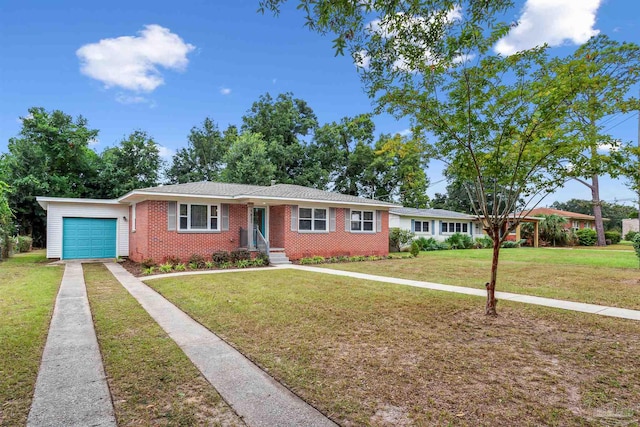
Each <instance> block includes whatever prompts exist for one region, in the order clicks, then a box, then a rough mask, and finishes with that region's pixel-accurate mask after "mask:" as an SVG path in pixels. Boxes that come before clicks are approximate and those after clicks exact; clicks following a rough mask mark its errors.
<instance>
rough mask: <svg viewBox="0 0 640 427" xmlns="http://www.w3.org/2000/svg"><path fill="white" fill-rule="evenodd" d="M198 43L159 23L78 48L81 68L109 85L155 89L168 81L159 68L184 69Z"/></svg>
mask: <svg viewBox="0 0 640 427" xmlns="http://www.w3.org/2000/svg"><path fill="white" fill-rule="evenodd" d="M194 49H195V46H193V45H191V44H188V43H185V42H184V41H183V40H182V39H181V38H180V36H178V35H177V34H173V33H172V32H171V31H170V30H169V29H168V28H164V27H161V26H159V25H147V26H145V28H144V29H143V30H142V31H140V32H139V34H138V36H122V37H117V38H113V39H102V40H100V41H99V42H97V43H90V44H86V45H84V46H82V47H81V48H80V49H78V50H77V51H76V55H77V56H78V58H79V59H80V71H81V72H82V74H85V75H87V76H89V77H91V78H93V79H96V80H99V81H101V82H102V83H104V84H105V87H107V88H110V87H114V86H116V87H121V88H124V89H128V90H132V91H138V92H151V91H153V90H155V89H156V88H157V87H158V86H160V85H162V84H163V83H164V79H163V78H162V74H161V73H160V71H159V70H158V67H162V68H166V69H170V70H176V71H183V70H185V69H186V67H187V64H188V63H189V60H188V59H187V54H188V53H189V52H191V51H193V50H194Z"/></svg>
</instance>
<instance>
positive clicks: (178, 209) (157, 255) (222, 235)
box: [37, 181, 396, 263]
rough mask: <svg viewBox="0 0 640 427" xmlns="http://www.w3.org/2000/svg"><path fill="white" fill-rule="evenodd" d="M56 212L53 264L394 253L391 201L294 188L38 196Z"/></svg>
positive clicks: (199, 186) (219, 186) (202, 187)
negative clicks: (217, 255)
mask: <svg viewBox="0 0 640 427" xmlns="http://www.w3.org/2000/svg"><path fill="white" fill-rule="evenodd" d="M37 200H38V202H39V203H40V205H41V206H42V207H43V208H44V209H45V210H46V211H47V257H48V258H61V259H71V258H112V257H116V256H122V257H129V258H130V259H132V260H134V261H138V262H139V261H142V260H145V259H153V260H154V261H156V262H163V261H164V260H165V259H166V258H167V257H178V258H181V259H185V260H186V259H187V258H189V257H190V256H191V255H193V254H200V255H203V256H205V257H206V258H207V259H208V258H209V257H210V256H211V254H212V253H213V252H215V251H218V250H227V251H231V250H234V249H237V248H246V249H249V250H263V251H266V252H268V253H269V254H270V258H271V259H272V262H274V263H275V262H276V261H279V262H288V260H289V258H291V259H300V258H303V257H309V256H315V255H320V256H325V257H329V256H342V255H347V256H354V255H387V254H388V241H389V209H390V208H393V207H396V205H393V204H391V203H387V202H381V201H378V200H373V199H365V198H361V197H355V196H349V195H344V194H339V193H333V192H328V191H322V190H317V189H313V188H307V187H301V186H297V185H289V184H275V185H272V186H257V185H244V184H230V183H219V182H206V181H204V182H196V183H187V184H175V185H161V186H158V187H151V188H142V189H138V190H133V191H131V192H129V193H127V194H125V195H124V196H122V197H120V198H119V199H113V200H98V199H73V198H56V197H37Z"/></svg>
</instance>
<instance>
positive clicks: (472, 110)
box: [260, 0, 584, 316]
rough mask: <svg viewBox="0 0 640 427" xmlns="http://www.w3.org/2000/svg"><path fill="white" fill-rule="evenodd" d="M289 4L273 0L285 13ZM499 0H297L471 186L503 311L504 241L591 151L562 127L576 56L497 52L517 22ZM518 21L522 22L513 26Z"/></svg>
mask: <svg viewBox="0 0 640 427" xmlns="http://www.w3.org/2000/svg"><path fill="white" fill-rule="evenodd" d="M285 1H286V0H264V1H262V2H261V3H260V6H261V9H262V10H263V11H264V10H272V11H275V12H276V13H277V11H278V8H279V6H280V5H281V4H282V3H285ZM511 6H512V2H510V1H500V0H485V1H474V0H461V1H447V0H423V1H418V0H413V1H412V0H409V1H393V0H392V1H381V0H380V1H379V0H369V1H361V0H324V1H323V0H314V1H312V0H300V1H299V8H300V9H302V10H303V11H304V13H305V14H306V18H307V26H308V27H310V28H311V29H312V30H315V31H317V32H319V33H322V34H325V33H331V34H334V35H335V37H336V38H335V39H334V49H335V50H336V53H337V54H340V53H344V52H345V51H348V53H350V54H351V55H352V57H353V58H354V61H355V62H356V64H357V65H359V73H360V76H361V78H362V81H363V83H364V85H365V88H366V90H367V92H368V94H369V95H370V96H371V97H373V98H376V105H377V111H385V110H386V111H387V112H390V113H392V114H394V115H395V116H397V117H408V118H409V119H410V120H411V121H412V127H413V129H414V131H415V132H416V133H418V134H420V133H422V134H423V136H424V135H425V134H427V133H428V134H430V135H431V138H430V141H432V142H431V143H430V148H431V153H433V154H432V156H433V157H435V158H439V159H440V160H442V161H444V162H445V163H446V165H447V171H446V173H447V176H452V177H455V178H456V179H458V180H460V181H461V182H462V183H463V186H464V188H465V191H466V192H467V194H468V196H469V199H470V201H471V203H472V210H473V212H474V213H475V214H476V215H477V216H478V218H479V219H480V220H481V221H482V223H483V226H484V229H485V231H486V232H487V234H488V235H489V236H490V237H491V238H492V239H493V261H492V266H491V272H490V280H489V282H487V284H486V287H487V302H486V307H485V313H486V314H487V315H493V316H495V315H496V314H497V311H496V299H495V288H496V280H497V273H498V260H499V254H500V247H501V245H502V243H503V242H504V240H505V239H506V237H507V235H508V233H509V232H510V231H511V230H513V229H514V228H515V227H516V226H517V225H518V224H519V222H520V220H521V217H520V216H516V215H515V214H514V212H515V211H514V209H515V207H516V205H517V204H518V202H519V201H520V199H524V200H525V203H524V206H525V209H524V213H523V214H522V215H526V212H527V209H526V208H527V207H529V208H533V207H535V205H536V202H539V200H540V199H541V197H542V196H544V195H546V194H548V193H549V192H551V191H553V190H554V189H556V188H557V187H558V186H559V185H561V184H562V183H563V182H564V180H565V179H567V172H568V170H567V168H564V167H562V166H561V160H562V159H566V158H570V157H571V156H573V155H574V154H575V153H576V152H581V151H583V149H584V144H583V142H582V141H581V140H580V139H578V138H574V137H573V136H572V135H571V134H570V133H569V132H568V130H567V128H566V127H565V126H564V119H565V117H566V115H567V109H568V106H569V105H570V104H571V102H572V100H573V99H574V98H575V94H576V93H577V90H578V88H579V87H580V85H581V84H583V82H582V80H583V78H582V75H581V74H580V73H579V72H578V70H577V69H576V65H575V63H574V62H573V61H563V62H561V61H558V60H554V61H550V60H549V59H548V56H547V53H546V49H545V48H544V47H541V48H535V49H531V50H528V51H523V52H518V53H516V54H513V55H511V56H508V57H502V56H500V55H494V54H493V53H492V48H493V46H495V44H496V43H497V42H498V41H499V40H500V39H501V38H502V37H504V36H505V35H506V34H507V33H508V31H509V29H510V28H511V26H512V25H511V24H508V23H502V22H500V21H499V19H497V17H499V16H501V15H503V14H504V12H506V11H507V10H508V9H509V8H510V7H511ZM514 25H515V24H514Z"/></svg>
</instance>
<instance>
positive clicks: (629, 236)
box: [624, 231, 638, 242]
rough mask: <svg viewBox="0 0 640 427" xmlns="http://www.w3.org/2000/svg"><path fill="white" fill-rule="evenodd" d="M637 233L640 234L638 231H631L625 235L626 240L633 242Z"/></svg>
mask: <svg viewBox="0 0 640 427" xmlns="http://www.w3.org/2000/svg"><path fill="white" fill-rule="evenodd" d="M637 234H638V232H637V231H629V232H628V233H627V234H625V235H624V240H626V241H628V242H633V238H634V237H636V235H637Z"/></svg>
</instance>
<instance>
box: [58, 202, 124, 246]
mask: <svg viewBox="0 0 640 427" xmlns="http://www.w3.org/2000/svg"><path fill="white" fill-rule="evenodd" d="M63 218H116V219H117V220H118V226H117V227H118V236H117V246H118V248H117V254H118V256H128V255H129V222H128V219H129V206H127V205H113V204H100V203H68V202H50V203H49V206H48V209H47V258H61V257H62V219H63ZM124 218H127V221H125V220H124Z"/></svg>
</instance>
